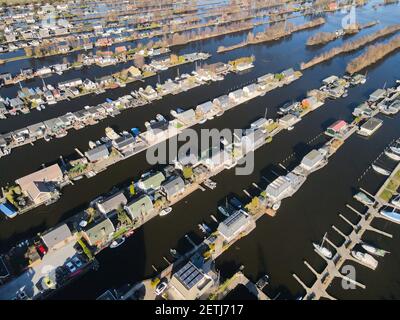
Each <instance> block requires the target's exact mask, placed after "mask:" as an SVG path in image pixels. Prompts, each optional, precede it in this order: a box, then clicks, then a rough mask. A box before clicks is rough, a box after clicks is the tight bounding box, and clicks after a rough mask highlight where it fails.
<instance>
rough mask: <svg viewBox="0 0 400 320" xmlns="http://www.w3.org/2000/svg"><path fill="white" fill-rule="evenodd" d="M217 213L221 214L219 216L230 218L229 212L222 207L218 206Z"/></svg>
mask: <svg viewBox="0 0 400 320" xmlns="http://www.w3.org/2000/svg"><path fill="white" fill-rule="evenodd" d="M218 211H219V212H221V214H223V215H224V216H225V217H229V216H230V213H229V211H228V210H227V209H226V208H225V207H223V206H219V207H218Z"/></svg>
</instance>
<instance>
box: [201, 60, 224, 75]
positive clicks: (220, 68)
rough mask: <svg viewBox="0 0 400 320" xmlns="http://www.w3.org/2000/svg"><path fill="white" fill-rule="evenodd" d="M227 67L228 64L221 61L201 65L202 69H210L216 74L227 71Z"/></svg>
mask: <svg viewBox="0 0 400 320" xmlns="http://www.w3.org/2000/svg"><path fill="white" fill-rule="evenodd" d="M229 68H230V66H229V64H226V63H223V62H216V63H212V64H207V65H205V66H203V69H204V70H208V71H212V72H214V73H216V74H224V73H226V72H228V71H229Z"/></svg>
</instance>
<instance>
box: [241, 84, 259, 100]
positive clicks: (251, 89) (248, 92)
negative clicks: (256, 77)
mask: <svg viewBox="0 0 400 320" xmlns="http://www.w3.org/2000/svg"><path fill="white" fill-rule="evenodd" d="M257 91H258V86H257V85H256V84H255V83H252V84H250V85H248V86H245V87H244V88H243V93H244V95H245V96H246V97H248V98H249V97H254V95H256V94H257Z"/></svg>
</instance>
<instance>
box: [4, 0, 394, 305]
mask: <svg viewBox="0 0 400 320" xmlns="http://www.w3.org/2000/svg"><path fill="white" fill-rule="evenodd" d="M357 13H358V15H357V17H358V18H359V22H362V23H364V22H367V21H371V20H375V19H377V18H379V20H380V21H381V23H380V24H379V25H378V26H375V27H373V28H369V29H365V30H363V31H361V32H360V33H359V34H357V35H355V36H353V37H352V38H353V39H355V38H357V37H360V36H362V35H364V34H368V33H370V32H374V31H376V30H378V29H380V28H383V27H384V26H385V25H390V24H393V23H396V22H397V19H398V17H399V14H400V7H399V6H397V5H392V6H387V7H384V8H380V9H379V10H378V13H379V14H378V13H375V11H374V10H373V9H371V8H370V5H369V6H367V7H364V8H360V9H359V10H358V11H357ZM378 16H379V17H378ZM341 17H342V14H340V13H336V14H332V15H328V16H327V18H328V22H327V24H326V25H324V26H322V27H320V28H317V29H313V30H309V31H303V32H299V33H296V34H294V35H293V36H292V37H289V38H286V39H284V40H282V41H280V42H276V43H271V44H260V45H256V46H250V47H246V48H242V49H239V50H235V51H231V52H228V53H225V54H216V53H215V50H216V48H217V47H218V46H219V45H221V44H225V45H227V44H231V43H237V42H240V41H241V40H242V39H243V38H244V37H245V36H246V34H247V33H239V34H235V35H230V36H226V37H220V38H214V39H211V40H207V41H203V42H197V43H193V44H191V45H188V46H184V47H181V48H175V50H177V52H180V53H186V52H192V51H197V50H202V51H206V52H211V53H213V57H212V58H211V59H210V60H209V61H210V62H213V61H229V60H230V59H233V58H237V57H240V56H244V55H250V54H254V55H255V57H256V62H255V64H256V67H255V68H254V69H253V70H252V71H251V72H249V73H246V74H242V75H229V76H228V77H227V79H225V80H224V81H222V82H219V83H214V84H211V85H209V86H205V87H201V88H197V89H194V90H192V91H189V92H186V93H183V94H180V95H177V96H173V97H167V98H165V99H163V100H162V101H159V102H156V103H154V104H152V105H150V106H147V107H141V108H138V109H135V110H129V111H126V112H124V113H122V115H120V116H119V117H116V118H113V119H108V120H106V121H104V122H102V123H100V124H99V125H96V126H93V127H88V128H85V129H83V130H81V131H79V132H71V133H70V134H68V136H67V137H65V138H63V139H60V140H57V141H54V140H53V141H52V142H50V143H44V142H42V143H38V144H36V145H35V147H31V146H27V147H22V148H19V149H16V150H14V151H13V154H12V155H10V156H8V157H5V158H3V159H1V160H0V170H1V175H0V185H4V184H5V183H7V182H10V181H13V180H14V179H15V178H17V177H19V176H21V175H24V174H26V173H29V172H32V171H33V170H35V169H37V168H39V167H40V165H41V164H42V163H46V162H47V161H49V160H54V159H57V157H58V156H59V155H64V156H68V155H69V154H70V153H72V152H73V149H74V148H75V147H79V148H82V149H86V148H87V142H88V141H89V140H97V139H98V138H99V137H100V136H101V135H103V133H104V128H105V127H107V126H113V127H115V128H117V129H119V130H122V129H127V128H131V127H134V126H142V124H143V123H144V121H146V120H148V119H151V118H153V117H154V115H155V114H157V113H164V114H168V112H169V110H170V109H172V108H176V107H183V108H190V107H193V106H196V105H197V104H199V103H201V102H204V101H206V100H209V99H210V98H214V97H216V96H219V95H221V94H224V93H226V92H228V91H230V90H231V89H232V88H233V87H236V86H240V85H242V84H244V83H246V82H248V81H250V80H252V79H254V78H256V77H257V76H259V75H262V74H265V73H267V72H277V71H281V70H283V69H285V68H288V67H296V68H298V65H299V63H300V62H302V61H304V60H308V59H310V58H311V57H312V56H314V55H315V54H316V53H319V52H322V51H323V50H325V49H327V48H330V47H333V46H335V45H340V44H341V42H342V41H343V40H342V39H338V40H336V41H334V42H332V43H330V44H328V45H326V46H324V47H320V48H313V49H309V48H306V47H305V45H304V43H305V41H306V40H307V38H308V36H310V35H311V34H313V33H315V32H317V31H327V30H329V31H332V30H335V29H338V28H340V21H341ZM298 20H299V22H298V21H296V22H295V23H301V20H303V18H299V19H298ZM382 41H387V40H386V39H385V40H382ZM361 51H363V50H361ZM359 53H360V52H357V53H352V54H349V55H344V56H340V57H337V58H335V59H333V60H332V61H330V62H328V63H326V64H321V65H319V66H316V67H314V68H313V69H310V70H307V71H305V73H304V76H303V77H302V78H301V79H300V80H298V81H296V82H295V83H293V84H291V85H290V86H288V87H285V88H280V89H278V90H275V91H273V92H271V93H269V94H267V95H265V96H264V97H259V98H257V99H255V100H253V101H251V102H249V103H246V104H244V105H242V106H239V107H237V108H235V109H233V110H231V111H229V112H227V113H225V114H224V115H223V116H222V117H220V118H216V119H215V120H212V121H208V122H207V123H206V124H205V125H203V127H206V128H213V127H214V128H218V129H222V128H232V129H233V128H243V127H246V126H248V125H249V124H250V122H252V121H254V120H255V119H257V118H259V117H261V116H263V114H264V111H265V107H268V113H269V116H273V115H274V114H275V113H276V109H277V108H278V107H279V106H280V105H282V104H283V103H284V102H286V101H288V100H296V99H298V98H301V97H303V96H304V95H305V93H306V91H307V90H309V89H312V88H316V87H318V86H319V85H320V82H321V80H322V79H323V78H325V77H327V76H329V75H331V74H337V75H341V74H343V73H344V69H345V66H346V64H347V62H348V61H349V60H350V59H352V58H353V57H355V56H357V55H358V54H359ZM399 66H400V59H399V56H398V52H396V53H394V54H392V55H390V56H389V57H388V58H387V59H385V60H382V62H379V63H377V64H375V65H374V66H373V67H371V68H369V70H368V82H367V83H366V84H365V85H363V86H360V87H356V88H352V89H351V90H350V92H349V96H348V97H347V98H345V99H339V100H336V101H328V102H327V103H326V104H325V105H324V106H323V107H322V108H320V109H319V110H317V111H315V112H313V113H312V114H310V115H308V116H307V117H306V118H305V119H304V120H303V121H302V122H301V123H299V124H298V125H297V126H296V128H295V129H294V130H293V131H291V132H284V133H282V134H280V135H279V136H278V137H277V138H276V139H274V141H273V142H272V143H271V144H269V145H267V146H264V147H262V148H260V149H259V150H258V151H256V153H255V169H254V173H253V174H252V175H249V176H236V175H235V174H234V170H230V171H225V172H223V173H221V174H220V175H218V176H217V177H215V180H216V181H217V183H218V186H217V188H216V189H215V190H213V191H210V190H207V191H206V192H201V191H196V192H195V193H194V194H192V195H191V196H190V197H188V198H186V200H185V201H182V202H180V203H178V204H177V205H175V206H174V211H173V214H171V215H169V216H167V217H163V218H155V219H153V220H152V221H151V222H149V223H147V224H146V225H145V226H144V227H142V228H140V229H139V230H138V231H137V232H136V233H135V234H134V235H133V236H132V237H131V238H129V239H128V240H127V241H126V243H125V244H124V245H123V246H121V247H119V248H117V249H114V250H105V251H103V252H102V253H101V254H99V255H98V260H99V261H100V269H99V270H98V271H97V272H92V273H88V274H86V275H85V276H84V277H83V278H81V279H79V280H78V281H77V282H75V283H73V284H71V285H70V286H69V287H67V288H65V289H63V290H62V291H60V292H59V293H58V294H57V295H56V296H55V298H58V299H71V298H77V299H84V298H88V299H93V298H96V297H97V296H98V295H99V294H101V293H102V292H103V291H105V290H106V289H107V288H109V287H118V286H121V285H124V284H125V283H128V282H130V283H132V282H135V281H138V280H141V279H143V278H144V277H148V276H151V275H152V274H153V269H152V265H154V266H156V267H157V268H163V267H165V262H164V260H163V259H162V256H167V255H168V251H169V248H172V247H174V248H177V249H178V251H179V250H181V251H183V250H185V249H187V248H188V243H187V241H186V240H185V239H184V235H185V234H186V233H188V232H191V234H192V235H193V238H196V237H198V239H199V240H201V239H200V237H199V234H198V230H197V224H198V223H200V222H202V221H205V222H207V223H210V222H211V219H210V214H216V208H217V204H218V203H220V202H221V201H224V198H225V197H226V196H227V195H229V194H230V193H234V194H237V195H238V196H240V197H241V198H242V199H243V200H246V196H245V195H244V193H243V191H242V190H243V189H247V190H249V191H250V192H252V190H251V183H252V182H256V183H259V184H260V185H263V182H260V178H261V176H266V177H271V170H274V171H277V170H278V169H277V168H276V167H277V164H279V163H283V160H284V159H286V158H287V156H289V155H290V154H292V153H293V152H294V153H295V157H293V158H292V159H291V161H292V162H284V163H283V164H285V165H286V166H289V167H290V166H291V165H293V164H295V163H296V162H298V161H299V160H300V159H301V158H302V156H304V154H305V153H307V152H308V151H309V150H310V148H313V147H315V146H318V145H319V144H321V143H322V142H323V141H325V140H324V139H325V138H324V137H323V136H320V137H319V138H317V139H315V140H313V142H312V143H308V142H309V141H310V140H312V139H313V138H314V137H316V136H317V135H319V134H320V133H321V132H322V131H324V130H325V129H326V127H327V126H328V125H330V124H331V123H332V122H334V121H335V120H337V119H344V120H347V121H350V120H351V119H352V115H351V112H352V110H353V108H354V107H355V106H356V105H357V104H358V103H359V102H361V101H363V100H365V99H366V98H367V97H368V95H369V94H370V93H371V92H372V91H373V90H375V89H376V88H378V87H383V86H384V84H385V83H387V86H391V85H393V84H394V81H395V80H396V79H398V78H400V71H399V70H400V69H399ZM192 68H193V66H189V65H188V66H184V67H182V68H180V72H181V73H182V72H186V71H191V70H192ZM89 72H91V69H89ZM175 72H176V70H169V71H167V72H165V73H163V74H162V75H161V80H163V79H167V78H169V77H174V76H175ZM155 82H157V78H152V79H149V80H148V81H146V83H151V84H154V83H155ZM137 86H138V84H135V85H131V86H127V87H126V88H121V89H117V90H114V91H110V93H107V94H106V96H111V97H112V96H119V95H122V94H124V93H125V92H129V91H131V90H132V89H133V88H135V87H137ZM0 94H2V93H1V91H0ZM101 101H104V97H101V96H95V97H85V98H81V99H77V100H74V101H71V102H69V103H65V104H59V105H57V106H55V107H49V108H47V109H46V110H45V111H42V112H41V113H40V112H36V113H31V114H29V115H26V116H22V117H15V118H14V119H9V120H7V121H2V122H0V132H3V131H8V130H12V129H15V128H18V127H20V126H22V125H27V124H29V123H34V122H37V121H41V120H44V119H47V118H50V117H54V116H57V115H60V114H63V113H65V112H67V111H72V110H78V109H81V108H82V107H83V106H85V105H88V104H95V103H98V102H101ZM382 119H383V120H384V125H383V127H381V129H379V131H378V132H377V133H376V134H375V135H374V136H372V137H371V138H369V139H364V138H361V137H359V136H355V135H354V136H353V137H352V138H350V139H349V140H348V141H347V142H346V144H345V145H344V146H343V147H342V148H341V149H340V151H339V152H338V153H337V154H336V155H335V156H334V157H333V158H332V159H331V161H330V163H329V164H328V165H327V166H326V167H325V168H324V169H322V170H321V171H318V172H316V173H315V174H313V175H312V176H311V177H310V178H309V179H308V181H307V182H306V183H305V184H304V185H303V187H302V188H301V189H300V191H299V192H297V193H296V195H295V196H294V197H292V198H291V199H287V200H285V201H284V203H283V204H282V206H281V208H280V210H279V213H278V214H277V216H276V217H274V218H270V217H263V218H262V219H260V220H259V221H258V227H257V229H256V230H255V231H253V232H252V233H251V234H250V235H249V236H247V237H246V238H244V239H242V240H240V241H238V242H237V243H236V244H235V246H233V247H232V248H231V249H229V250H228V251H227V252H226V253H224V254H223V255H222V256H221V257H220V258H219V259H218V260H217V265H218V267H219V269H220V270H221V273H222V275H229V274H231V273H233V272H235V271H236V270H237V269H238V268H239V266H240V265H244V266H245V269H244V273H245V274H246V275H247V276H248V277H249V278H251V279H252V280H257V279H258V278H259V277H260V276H261V275H262V274H265V273H268V274H269V275H270V277H271V279H272V281H271V282H272V283H271V285H270V288H269V289H268V290H269V291H271V294H277V293H278V292H280V293H281V296H280V297H281V298H293V297H295V296H297V295H298V294H300V293H302V290H301V287H300V286H299V285H298V284H297V282H296V281H295V280H294V278H293V277H292V273H294V272H295V273H296V274H298V275H299V276H300V277H301V278H302V279H303V280H304V281H305V282H307V283H311V281H312V280H313V276H312V273H311V272H310V271H309V270H308V269H307V268H306V267H305V265H304V264H303V260H307V261H308V262H309V263H311V264H312V265H313V266H314V267H315V268H316V269H317V270H321V269H322V268H323V261H322V260H321V259H320V258H319V257H318V256H317V255H316V254H315V253H314V252H313V250H312V245H311V242H312V241H318V240H319V239H321V238H322V236H323V234H324V233H325V232H326V231H329V237H330V238H331V239H332V240H333V241H335V242H338V241H340V240H341V239H340V238H339V237H337V236H336V235H335V233H334V232H333V231H332V229H331V225H332V224H334V225H336V226H337V227H339V228H340V229H341V230H343V231H346V230H348V227H347V226H346V225H345V224H344V223H343V222H342V221H341V219H340V218H339V217H338V213H343V214H344V215H346V216H347V217H349V218H350V219H352V220H354V219H355V217H354V216H353V215H352V213H351V212H349V211H348V209H346V208H345V204H346V203H350V202H351V203H352V204H354V203H353V201H352V200H351V198H352V194H353V193H354V190H355V188H357V187H359V186H361V187H364V188H366V189H367V190H369V191H370V192H375V191H376V190H377V188H378V187H379V185H380V184H381V183H382V182H383V178H382V177H381V176H378V175H376V174H374V173H373V171H371V170H370V171H369V172H368V173H367V174H366V175H365V176H364V177H363V179H361V180H360V181H358V179H359V177H360V176H361V174H362V173H363V172H364V170H365V169H366V168H367V167H368V166H369V164H370V163H371V162H372V161H373V160H374V159H375V158H376V157H377V156H378V155H379V154H380V153H381V152H382V150H383V148H384V147H385V146H386V145H387V144H388V143H389V142H390V141H391V140H392V139H393V138H394V137H396V138H397V137H398V136H399V129H398V128H399V118H398V117H397V118H394V119H392V118H388V117H382ZM197 128H200V126H197ZM382 159H383V158H382ZM379 163H382V164H384V166H385V167H388V168H390V167H392V166H394V163H392V162H389V161H386V160H385V161H384V160H382V162H379ZM149 168H150V166H149V165H148V164H147V163H146V159H145V154H139V155H136V156H134V157H132V158H131V159H128V160H125V161H123V162H120V163H118V164H116V165H114V166H113V167H111V168H110V169H109V170H107V172H104V173H101V174H99V175H97V176H95V177H94V178H92V179H90V180H81V181H79V182H77V183H76V185H75V186H72V187H67V188H66V189H65V190H64V192H63V197H62V198H61V200H60V201H58V202H57V203H55V204H53V205H51V206H49V207H41V208H38V209H37V210H34V211H32V212H30V213H28V214H26V215H23V216H19V217H17V218H15V219H13V220H11V221H0V241H1V243H0V245H1V249H2V250H6V249H7V248H8V247H9V246H10V245H12V244H13V243H14V242H15V241H17V240H19V239H23V238H25V237H27V236H32V235H33V234H35V233H37V232H39V231H42V230H44V229H45V228H47V227H50V226H53V225H55V224H56V223H58V222H60V221H62V220H63V219H64V218H66V217H68V216H71V215H72V214H73V213H74V212H76V211H77V210H78V209H79V208H81V207H85V206H86V205H87V204H88V202H89V201H90V200H91V199H92V198H94V197H95V196H97V195H99V194H101V193H104V192H107V191H109V190H110V189H111V187H112V186H113V185H118V184H121V183H124V182H129V181H131V180H132V179H134V178H137V177H138V176H139V175H140V174H141V173H143V172H144V171H146V170H147V169H149ZM253 191H254V190H253ZM376 224H377V226H379V227H380V228H381V229H383V230H386V231H387V232H390V233H393V235H394V238H393V239H385V238H382V237H381V236H376V235H374V234H369V233H368V234H367V237H368V238H369V239H371V241H372V242H374V243H376V244H379V246H381V247H383V248H385V249H386V250H388V251H391V254H390V255H389V256H387V257H385V258H384V259H380V265H379V267H378V269H377V271H375V272H373V271H370V270H369V269H368V270H367V269H365V268H363V267H360V266H358V265H357V266H356V270H357V280H359V281H360V282H362V283H364V284H365V285H366V286H367V288H366V289H365V290H361V289H360V290H350V291H344V290H342V289H341V287H340V282H334V283H333V285H332V287H331V288H330V293H331V294H333V295H334V296H336V297H338V298H347V299H361V298H367V299H382V298H385V299H393V298H397V299H398V298H400V279H399V277H398V275H397V273H398V272H397V271H398V269H399V266H400V255H399V252H398V250H396V247H398V245H399V240H398V239H399V235H400V232H399V228H398V226H396V225H393V224H390V223H376ZM160 235H162V236H160Z"/></svg>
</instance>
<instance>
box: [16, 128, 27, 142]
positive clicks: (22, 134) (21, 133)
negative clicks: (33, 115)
mask: <svg viewBox="0 0 400 320" xmlns="http://www.w3.org/2000/svg"><path fill="white" fill-rule="evenodd" d="M28 137H29V130H28V129H27V128H22V129H18V130H15V131H13V132H12V138H13V140H14V141H15V142H18V143H21V142H24V141H25V139H27V138H28Z"/></svg>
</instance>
